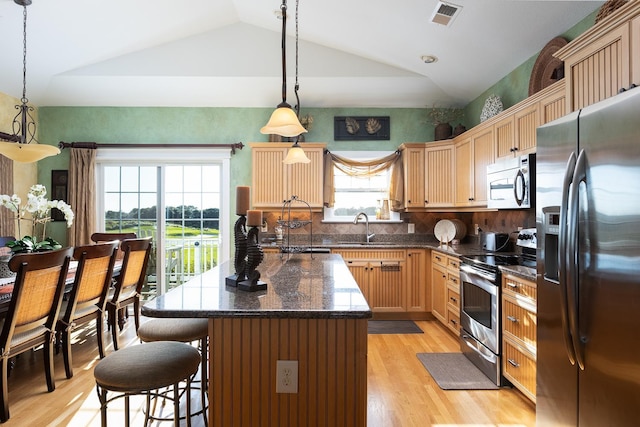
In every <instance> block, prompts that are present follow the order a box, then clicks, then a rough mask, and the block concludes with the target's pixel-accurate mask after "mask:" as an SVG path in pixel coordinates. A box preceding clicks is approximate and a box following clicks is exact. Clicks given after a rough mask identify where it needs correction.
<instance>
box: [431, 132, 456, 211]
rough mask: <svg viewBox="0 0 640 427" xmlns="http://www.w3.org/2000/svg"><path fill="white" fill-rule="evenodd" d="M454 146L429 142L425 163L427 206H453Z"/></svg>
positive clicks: (451, 143) (450, 143)
mask: <svg viewBox="0 0 640 427" xmlns="http://www.w3.org/2000/svg"><path fill="white" fill-rule="evenodd" d="M453 161H454V146H453V142H452V141H449V142H447V143H446V144H438V145H436V144H427V147H426V148H425V165H426V168H427V170H426V173H425V178H426V180H427V182H426V184H425V206H426V207H427V208H441V207H451V206H453V205H454V197H455V186H454V183H455V174H454V162H453Z"/></svg>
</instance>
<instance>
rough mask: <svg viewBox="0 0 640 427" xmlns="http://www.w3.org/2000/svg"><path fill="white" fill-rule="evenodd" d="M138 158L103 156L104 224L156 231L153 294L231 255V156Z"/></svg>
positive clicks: (148, 292) (147, 291)
mask: <svg viewBox="0 0 640 427" xmlns="http://www.w3.org/2000/svg"><path fill="white" fill-rule="evenodd" d="M156 155H157V153H156ZM129 160H130V159H129ZM127 163H133V162H131V161H128V162H127ZM136 163H137V164H118V163H117V162H114V161H108V160H107V159H106V158H103V159H100V160H99V161H98V168H97V173H98V183H99V197H98V203H97V205H98V228H99V230H100V231H106V232H114V233H115V232H130V231H132V232H135V233H136V234H137V235H138V236H140V237H145V236H151V237H153V241H154V245H153V252H152V258H151V260H150V262H149V268H148V272H147V285H146V286H145V288H144V290H143V294H144V298H145V299H148V298H151V297H153V296H155V295H157V294H160V293H164V292H166V291H167V290H169V289H171V288H172V287H174V286H177V285H180V284H181V283H184V282H185V281H187V280H189V278H191V277H193V276H195V275H197V274H200V273H202V272H204V271H207V270H209V269H211V268H213V267H215V266H216V265H218V264H219V263H221V262H223V261H225V260H226V259H228V257H229V256H228V252H229V239H228V238H226V237H225V236H224V235H225V234H228V231H227V230H228V229H229V227H228V226H225V224H228V221H229V219H228V212H227V211H228V209H223V206H228V200H229V194H228V190H227V189H228V187H229V186H228V162H224V161H212V162H207V163H206V164H202V163H193V162H190V163H186V164H185V163H184V161H183V162H181V163H180V164H177V163H175V162H174V163H167V162H158V160H151V159H146V160H145V159H138V161H137V162H136ZM145 163H146V164H145Z"/></svg>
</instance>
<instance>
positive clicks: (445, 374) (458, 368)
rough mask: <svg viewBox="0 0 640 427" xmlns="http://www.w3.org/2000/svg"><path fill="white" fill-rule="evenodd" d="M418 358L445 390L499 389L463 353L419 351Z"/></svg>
mask: <svg viewBox="0 0 640 427" xmlns="http://www.w3.org/2000/svg"><path fill="white" fill-rule="evenodd" d="M417 356H418V359H419V360H420V362H422V364H423V365H424V367H425V368H426V369H427V371H429V373H430V374H431V376H432V377H433V379H434V380H435V381H436V383H438V385H439V386H440V388H441V389H443V390H497V389H498V386H497V385H495V384H494V383H492V382H491V380H490V379H489V378H487V377H486V376H485V375H484V374H483V373H482V372H481V371H480V370H479V369H478V368H476V367H475V365H474V364H473V363H471V361H469V359H467V358H466V357H465V355H464V354H462V353H418V354H417Z"/></svg>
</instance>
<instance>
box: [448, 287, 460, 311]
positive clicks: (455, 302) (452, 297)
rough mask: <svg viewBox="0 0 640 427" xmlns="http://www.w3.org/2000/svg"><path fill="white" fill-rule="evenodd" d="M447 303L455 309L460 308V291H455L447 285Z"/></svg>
mask: <svg viewBox="0 0 640 427" xmlns="http://www.w3.org/2000/svg"><path fill="white" fill-rule="evenodd" d="M447 304H449V306H450V307H451V306H453V307H456V309H457V310H458V311H459V310H460V292H456V291H455V290H453V289H451V288H450V287H447Z"/></svg>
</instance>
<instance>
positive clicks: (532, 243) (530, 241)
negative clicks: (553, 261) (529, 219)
mask: <svg viewBox="0 0 640 427" xmlns="http://www.w3.org/2000/svg"><path fill="white" fill-rule="evenodd" d="M516 244H517V245H518V246H522V247H525V248H532V249H535V248H536V246H537V244H538V240H537V236H536V229H535V228H525V229H522V230H520V233H519V234H518V240H516Z"/></svg>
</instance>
